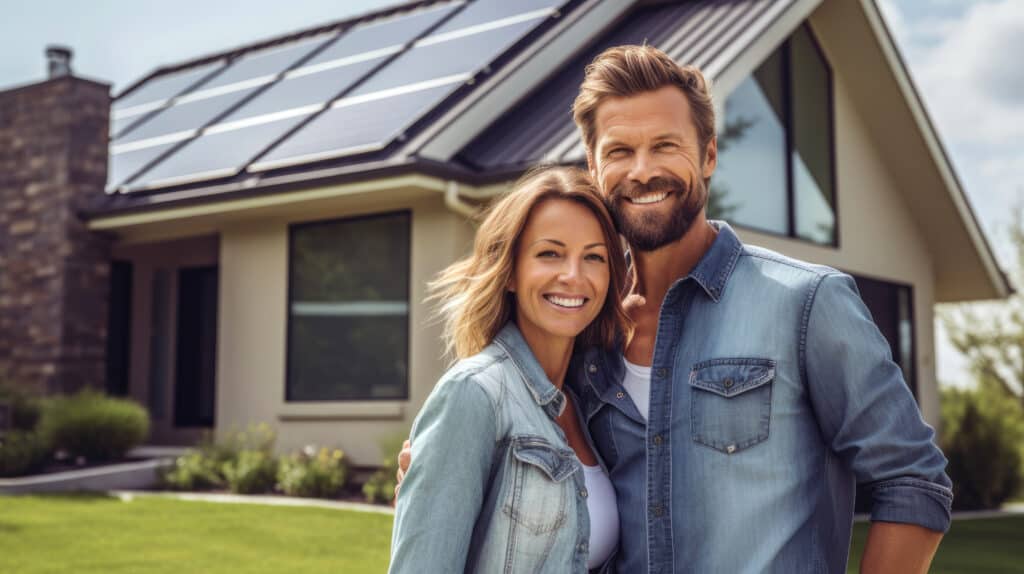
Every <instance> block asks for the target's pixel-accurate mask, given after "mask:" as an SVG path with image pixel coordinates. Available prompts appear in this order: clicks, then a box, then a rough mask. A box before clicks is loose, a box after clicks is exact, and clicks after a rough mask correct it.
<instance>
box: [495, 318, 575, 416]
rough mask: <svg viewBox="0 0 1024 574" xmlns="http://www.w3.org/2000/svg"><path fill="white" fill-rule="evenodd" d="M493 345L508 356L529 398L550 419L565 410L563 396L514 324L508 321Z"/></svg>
mask: <svg viewBox="0 0 1024 574" xmlns="http://www.w3.org/2000/svg"><path fill="white" fill-rule="evenodd" d="M494 344H496V345H497V346H498V347H500V348H501V349H502V350H503V351H505V354H507V355H508V357H509V359H510V360H511V361H512V364H513V365H515V367H516V370H517V371H519V374H520V375H521V376H522V379H523V382H524V383H525V384H526V388H527V389H528V390H529V391H530V396H532V397H533V400H534V401H536V402H537V404H538V405H540V406H541V407H543V408H544V411H545V412H546V413H547V414H548V416H550V417H551V418H556V417H558V416H559V415H561V414H562V410H563V409H565V395H563V394H562V392H561V391H559V390H558V388H557V387H555V385H553V384H552V383H551V381H549V380H548V376H547V374H546V373H545V372H544V369H542V368H541V366H540V363H539V362H537V358H536V357H534V355H533V351H531V350H530V346H529V345H528V344H527V343H526V339H525V338H523V334H522V333H521V332H520V331H519V327H518V326H516V324H515V322H513V321H509V322H508V323H506V324H505V326H504V327H502V328H501V331H498V334H497V336H495V337H494Z"/></svg>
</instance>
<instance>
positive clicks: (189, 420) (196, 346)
mask: <svg viewBox="0 0 1024 574" xmlns="http://www.w3.org/2000/svg"><path fill="white" fill-rule="evenodd" d="M217 271H218V268H217V266H206V267H186V268H182V269H180V270H179V271H178V337H177V339H178V344H177V363H176V367H177V368H176V369H175V372H176V377H175V385H174V425H175V426H176V427H212V426H213V422H214V413H215V412H216V402H215V401H216V388H217V385H216V371H217Z"/></svg>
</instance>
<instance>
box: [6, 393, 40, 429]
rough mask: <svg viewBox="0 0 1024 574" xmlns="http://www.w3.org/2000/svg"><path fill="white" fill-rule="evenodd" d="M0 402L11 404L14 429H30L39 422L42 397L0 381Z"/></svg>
mask: <svg viewBox="0 0 1024 574" xmlns="http://www.w3.org/2000/svg"><path fill="white" fill-rule="evenodd" d="M0 403H6V404H9V405H10V406H11V419H12V421H11V422H12V424H13V426H14V428H15V430H24V431H31V430H34V429H35V428H36V424H37V423H38V422H39V415H40V411H41V409H42V399H41V398H40V397H37V396H35V395H33V394H31V393H29V392H27V391H25V390H24V389H22V388H20V387H17V386H15V385H12V384H10V383H0Z"/></svg>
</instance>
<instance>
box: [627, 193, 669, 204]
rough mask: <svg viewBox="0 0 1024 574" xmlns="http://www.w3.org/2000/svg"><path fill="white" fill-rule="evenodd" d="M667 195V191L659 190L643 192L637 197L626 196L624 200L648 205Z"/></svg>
mask: <svg viewBox="0 0 1024 574" xmlns="http://www.w3.org/2000/svg"><path fill="white" fill-rule="evenodd" d="M668 196H669V192H667V191H660V192H654V193H645V194H643V195H640V196H637V197H627V198H626V201H628V202H630V203H632V204H636V205H648V204H651V203H658V202H659V201H662V200H663V199H665V198H666V197H668Z"/></svg>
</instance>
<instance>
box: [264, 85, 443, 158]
mask: <svg viewBox="0 0 1024 574" xmlns="http://www.w3.org/2000/svg"><path fill="white" fill-rule="evenodd" d="M460 84H461V82H454V83H448V84H444V85H440V86H433V87H426V88H425V89H419V90H416V91H409V92H406V93H403V94H399V95H394V96H391V97H388V98H384V99H374V100H370V101H355V103H348V102H346V100H339V102H338V104H339V105H338V107H332V108H331V109H330V110H328V111H326V112H324V113H323V114H321V115H320V116H318V117H317V118H316V119H314V120H313V121H312V122H310V123H308V124H306V125H305V126H303V127H302V129H300V130H299V131H297V132H296V133H295V134H293V135H292V136H291V137H289V138H288V139H287V140H285V141H284V142H282V143H281V144H280V145H278V146H277V147H275V148H274V149H273V150H271V151H270V153H268V154H266V155H265V156H264V157H262V158H260V160H259V161H257V162H256V163H254V164H253V165H252V166H250V167H249V171H263V170H267V169H274V168H277V167H283V166H286V165H293V164H297V163H305V162H312V161H318V160H323V159H330V158H334V157H341V156H344V155H349V154H352V153H358V152H365V151H372V150H375V149H380V148H382V147H384V146H385V145H386V144H387V143H389V142H390V141H391V140H392V139H393V138H395V137H396V136H398V134H399V133H400V132H401V130H402V129H404V128H405V127H406V126H408V125H409V124H410V123H412V122H413V121H415V120H416V119H418V118H419V117H420V116H421V115H422V114H423V113H424V112H426V111H427V110H429V109H430V108H432V107H434V105H435V104H436V103H437V102H438V101H439V100H440V99H442V98H444V97H445V96H446V95H448V94H450V93H451V92H452V91H453V90H454V89H456V88H457V87H458V86H459V85H460ZM349 102H352V100H349Z"/></svg>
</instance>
